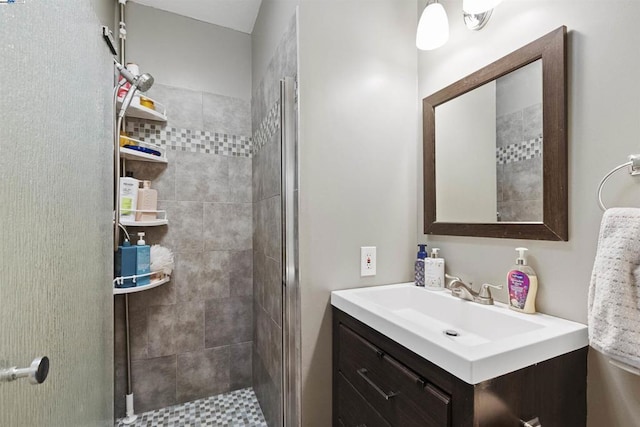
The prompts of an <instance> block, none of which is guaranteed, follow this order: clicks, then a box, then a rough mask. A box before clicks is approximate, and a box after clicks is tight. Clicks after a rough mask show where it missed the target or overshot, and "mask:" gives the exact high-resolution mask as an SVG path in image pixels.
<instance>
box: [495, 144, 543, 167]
mask: <svg viewBox="0 0 640 427" xmlns="http://www.w3.org/2000/svg"><path fill="white" fill-rule="evenodd" d="M540 156H542V137H539V138H534V139H530V140H529V141H523V142H517V143H515V144H509V145H506V146H504V147H496V163H497V164H499V165H506V164H507V163H513V162H521V161H523V160H529V159H535V158H536V157H540Z"/></svg>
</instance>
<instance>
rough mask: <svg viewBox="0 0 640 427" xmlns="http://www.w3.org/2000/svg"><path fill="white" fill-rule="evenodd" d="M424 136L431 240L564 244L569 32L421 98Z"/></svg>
mask: <svg viewBox="0 0 640 427" xmlns="http://www.w3.org/2000/svg"><path fill="white" fill-rule="evenodd" d="M422 136H423V150H422V166H423V169H422V185H423V206H422V209H423V211H422V212H423V219H424V233H425V234H436V235H450V236H476V237H497V238H503V239H536V240H565V241H566V240H568V239H569V222H568V218H569V214H568V212H569V210H568V184H569V181H568V173H567V164H568V150H567V28H566V27H564V26H563V27H560V28H557V29H556V30H554V31H552V32H550V33H548V34H546V35H544V36H542V37H540V38H539V39H537V40H534V41H533V42H531V43H529V44H527V45H524V46H522V47H521V48H519V49H516V50H515V51H513V52H511V53H509V54H507V55H505V56H503V57H502V58H500V59H498V60H496V61H494V62H492V63H490V64H488V65H486V66H485V67H483V68H481V69H479V70H477V71H475V72H473V73H471V74H469V75H468V76H466V77H464V78H462V79H460V80H458V81H456V82H454V83H452V84H450V85H449V86H446V87H444V88H442V89H440V90H438V91H437V92H435V93H433V94H431V95H429V96H427V97H426V98H424V99H423V100H422ZM543 141H544V143H543Z"/></svg>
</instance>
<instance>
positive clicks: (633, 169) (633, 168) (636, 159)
mask: <svg viewBox="0 0 640 427" xmlns="http://www.w3.org/2000/svg"><path fill="white" fill-rule="evenodd" d="M627 166H630V168H629V173H630V174H631V175H640V154H632V155H630V156H629V161H628V162H627V163H623V164H621V165H618V166H616V167H615V168H613V169H611V170H610V171H609V173H608V174H606V175H605V176H604V178H602V180H601V181H600V185H598V204H599V205H600V209H602V210H603V211H606V210H607V207H606V206H605V205H604V203H602V187H604V184H605V183H606V182H607V180H608V179H609V178H610V177H611V175H613V174H614V173H616V172H618V171H619V170H620V169H623V168H625V167H627Z"/></svg>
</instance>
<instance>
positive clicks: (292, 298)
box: [280, 77, 302, 427]
mask: <svg viewBox="0 0 640 427" xmlns="http://www.w3.org/2000/svg"><path fill="white" fill-rule="evenodd" d="M297 93H298V90H297V81H296V79H295V78H293V77H284V78H283V79H281V80H280V129H281V132H280V135H281V136H280V144H281V145H280V148H281V164H280V168H281V171H280V180H281V204H282V206H281V209H282V211H281V220H282V325H283V329H282V396H281V398H282V411H283V417H282V420H283V425H284V427H298V426H300V425H301V413H300V408H301V384H302V381H301V369H300V363H301V358H300V320H301V319H300V292H299V291H300V287H299V283H300V282H299V275H298V133H297V132H298V127H297V123H298V120H297V119H298V108H297V107H298V103H297Z"/></svg>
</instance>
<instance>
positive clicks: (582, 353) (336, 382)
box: [333, 308, 587, 427]
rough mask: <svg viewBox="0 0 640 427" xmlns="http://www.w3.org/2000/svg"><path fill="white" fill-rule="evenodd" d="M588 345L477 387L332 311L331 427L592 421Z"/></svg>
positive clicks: (554, 426) (574, 424) (571, 426)
mask: <svg viewBox="0 0 640 427" xmlns="http://www.w3.org/2000/svg"><path fill="white" fill-rule="evenodd" d="M586 374H587V348H586V347H585V348H582V349H580V350H576V351H573V352H571V353H567V354H565V355H562V356H559V357H556V358H554V359H551V360H547V361H544V362H541V363H538V364H536V365H533V366H529V367H527V368H524V369H520V370H518V371H515V372H512V373H510V374H507V375H503V376H501V377H498V378H494V379H491V380H488V381H484V382H482V383H479V384H475V385H471V384H467V383H466V382H464V381H462V380H460V379H458V378H457V377H455V376H453V375H451V374H449V373H448V372H446V371H444V370H443V369H441V368H439V367H437V366H436V365H434V364H433V363H431V362H429V361H428V360H426V359H424V358H422V357H420V356H418V355H417V354H415V353H413V352H411V351H410V350H408V349H406V348H405V347H403V346H401V345H400V344H398V343H396V342H395V341H393V340H391V339H389V338H387V337H386V336H384V335H382V334H380V333H379V332H377V331H375V330H373V329H371V328H370V327H368V326H367V325H365V324H363V323H362V322H360V321H358V320H356V319H354V318H353V317H351V316H349V315H347V314H346V313H344V312H342V311H340V310H338V309H336V308H333V425H334V426H340V427H379V426H380V427H381V426H384V427H418V426H420V427H463V426H464V427H467V426H468V427H479V426H480V427H503V426H504V427H517V426H522V425H523V423H522V421H521V420H524V421H529V420H531V419H533V418H535V417H538V418H539V420H540V424H541V425H542V426H543V427H584V426H585V425H586V386H587V384H586Z"/></svg>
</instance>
